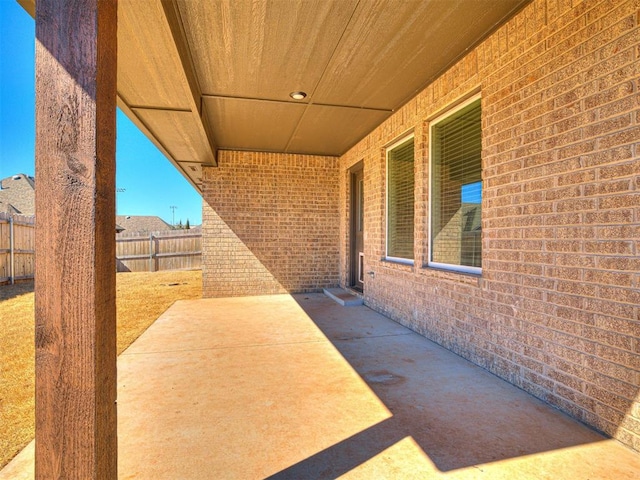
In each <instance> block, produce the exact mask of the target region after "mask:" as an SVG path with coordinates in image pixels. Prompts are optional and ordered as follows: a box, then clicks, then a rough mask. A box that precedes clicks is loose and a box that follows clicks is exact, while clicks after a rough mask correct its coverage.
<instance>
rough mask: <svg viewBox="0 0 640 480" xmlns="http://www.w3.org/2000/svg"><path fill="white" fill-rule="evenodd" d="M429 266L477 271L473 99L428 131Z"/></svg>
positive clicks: (476, 110) (478, 173) (478, 185)
mask: <svg viewBox="0 0 640 480" xmlns="http://www.w3.org/2000/svg"><path fill="white" fill-rule="evenodd" d="M430 140H431V141H430V144H431V217H430V218H431V224H430V238H431V241H430V243H429V265H431V266H435V267H441V268H448V269H451V270H458V271H464V272H471V273H480V272H481V271H482V270H481V268H482V222H481V219H482V166H481V156H482V125H481V110H480V98H479V97H474V98H472V99H470V100H469V101H467V102H465V103H463V104H462V105H461V106H459V107H458V108H456V109H455V110H453V111H452V112H448V113H446V114H445V115H443V116H441V117H439V118H437V119H435V120H434V121H433V122H432V126H431V139H430Z"/></svg>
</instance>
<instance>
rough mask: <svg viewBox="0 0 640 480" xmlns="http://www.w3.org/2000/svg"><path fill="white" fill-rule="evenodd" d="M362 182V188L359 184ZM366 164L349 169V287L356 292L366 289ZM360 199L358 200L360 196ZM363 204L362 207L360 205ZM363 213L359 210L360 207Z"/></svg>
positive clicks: (361, 162)
mask: <svg viewBox="0 0 640 480" xmlns="http://www.w3.org/2000/svg"><path fill="white" fill-rule="evenodd" d="M359 181H362V187H359V186H358V182H359ZM361 188H362V190H364V162H363V161H362V160H360V161H359V162H358V163H356V164H355V165H354V166H353V167H351V168H350V169H349V261H348V265H349V272H348V278H347V280H348V286H349V287H350V288H353V289H354V290H358V291H363V288H364V271H363V269H364V201H363V199H364V192H361V191H360V189H361ZM359 194H361V195H360V198H358V195H359ZM360 204H362V205H360ZM359 206H360V209H362V211H359V210H358V207H359ZM359 226H361V227H362V228H361V232H362V233H361V235H362V238H361V246H360V247H361V248H360V249H359V248H358V241H357V235H358V227H359Z"/></svg>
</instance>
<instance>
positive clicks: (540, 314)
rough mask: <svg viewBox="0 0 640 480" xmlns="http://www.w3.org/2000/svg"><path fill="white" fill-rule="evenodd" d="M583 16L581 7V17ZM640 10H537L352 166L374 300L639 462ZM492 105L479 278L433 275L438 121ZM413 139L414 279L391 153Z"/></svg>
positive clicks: (476, 54) (595, 5)
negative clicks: (466, 102)
mask: <svg viewBox="0 0 640 480" xmlns="http://www.w3.org/2000/svg"><path fill="white" fill-rule="evenodd" d="M572 3H573V4H574V6H573V7H572ZM639 22H640V3H638V1H633V0H629V1H622V0H620V1H597V0H590V1H585V2H578V1H573V2H571V1H563V0H548V1H545V0H534V1H533V2H532V3H531V4H529V5H528V6H527V7H526V8H525V9H524V10H523V11H521V12H520V13H519V14H517V15H516V16H515V17H514V18H513V19H512V20H510V21H509V22H508V23H507V24H506V25H504V26H503V27H501V28H500V29H499V30H497V31H496V32H495V33H494V34H493V35H491V37H490V38H488V39H487V40H486V41H484V42H483V43H482V44H480V45H479V46H478V47H477V48H475V49H474V50H472V51H471V52H470V53H469V54H468V55H467V56H466V57H465V58H463V59H462V60H461V61H459V62H458V63H457V64H456V65H454V66H453V67H452V68H451V69H450V70H448V71H447V72H446V73H444V74H443V75H442V76H441V77H440V78H439V79H438V80H436V81H435V82H434V83H432V84H431V85H429V86H428V87H427V88H426V89H425V90H424V91H422V92H421V93H420V94H419V95H418V96H417V97H415V98H414V99H412V100H411V101H410V102H409V103H408V104H406V105H405V106H404V107H403V108H402V109H401V110H400V111H398V112H397V113H396V114H395V115H394V116H393V117H391V118H390V119H389V120H388V121H386V122H385V123H384V124H383V125H381V126H380V127H379V128H377V129H376V130H375V131H373V132H372V133H371V134H370V135H369V136H368V137H366V138H365V139H364V140H362V141H361V142H360V143H359V144H358V145H356V146H355V147H353V148H352V149H351V150H350V151H349V152H348V153H347V154H345V155H344V156H343V157H342V158H341V168H340V184H341V185H340V203H339V205H340V210H341V226H340V232H341V239H340V249H341V254H340V264H341V273H340V275H341V282H342V283H343V284H345V283H346V282H347V278H348V265H349V263H348V260H349V259H348V252H349V249H348V235H347V232H348V228H347V225H348V221H349V218H348V215H349V211H348V198H349V191H348V190H349V184H348V178H349V176H348V169H349V168H350V167H351V166H352V165H354V164H356V163H357V162H359V161H361V160H362V161H364V177H365V271H366V272H369V271H371V272H375V274H374V276H369V275H367V276H366V278H365V290H364V293H365V300H366V302H367V304H368V305H369V306H371V307H373V308H374V309H376V310H379V311H381V312H384V313H386V314H388V315H390V316H391V317H392V318H395V319H397V320H398V321H400V322H402V323H404V324H406V325H409V326H410V327H411V328H413V329H415V330H417V331H418V332H421V333H422V334H424V335H425V336H427V337H429V338H431V339H433V340H435V341H436V342H438V343H440V344H442V345H444V346H446V347H447V348H449V349H451V350H453V351H455V352H457V353H459V354H460V355H462V356H464V357H466V358H468V359H470V360H472V361H473V362H475V363H476V364H478V365H480V366H482V367H485V368H487V369H488V370H490V371H492V372H494V373H496V374H497V375H499V376H501V377H503V378H505V379H507V380H509V381H510V382H512V383H514V384H515V385H517V386H519V387H521V388H523V389H525V390H527V391H529V392H531V393H533V394H534V395H536V396H538V397H539V398H541V399H543V400H545V401H547V402H549V403H551V404H553V405H555V406H557V407H559V408H560V409H562V410H564V411H565V412H568V413H570V414H571V415H573V416H574V417H576V418H578V419H580V420H582V421H584V422H586V423H588V424H590V425H592V426H594V427H596V428H597V429H599V430H601V431H603V432H605V433H607V434H609V435H611V436H613V437H615V438H618V439H619V440H621V441H622V442H624V443H625V444H627V445H629V446H631V447H633V448H635V449H638V450H640V403H639V385H640V306H639V305H640V93H639V90H640V28H639ZM477 92H481V95H482V124H483V159H482V163H483V186H484V192H483V204H482V208H483V221H482V227H483V231H482V238H483V240H482V242H483V243H482V249H483V262H482V275H481V276H472V275H465V274H460V273H454V272H445V271H439V270H435V269H431V268H427V267H425V265H426V264H427V251H428V221H429V219H428V200H429V198H428V190H429V178H428V172H429V169H428V142H429V136H428V133H429V120H430V119H434V118H436V117H437V116H438V115H440V114H441V113H442V112H443V111H445V109H447V108H449V107H451V106H453V105H455V104H456V103H458V102H460V101H461V99H464V98H468V97H469V96H470V95H472V94H473V93H477ZM409 132H413V133H415V137H416V155H415V175H416V184H415V185H416V186H415V188H416V197H415V198H416V204H415V212H416V213H415V259H416V262H415V266H414V267H411V266H406V265H399V264H394V263H390V262H385V261H382V260H381V258H383V257H384V250H385V248H384V247H385V238H384V235H385V207H384V205H385V192H384V185H385V177H384V175H385V153H384V151H385V147H386V146H388V145H390V144H392V143H393V142H394V141H397V140H398V139H400V138H401V137H402V136H403V135H406V134H407V133H409Z"/></svg>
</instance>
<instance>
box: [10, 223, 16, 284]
mask: <svg viewBox="0 0 640 480" xmlns="http://www.w3.org/2000/svg"><path fill="white" fill-rule="evenodd" d="M9 276H10V277H11V285H13V284H14V283H16V240H15V230H14V225H13V216H11V217H9Z"/></svg>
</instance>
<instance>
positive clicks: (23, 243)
mask: <svg viewBox="0 0 640 480" xmlns="http://www.w3.org/2000/svg"><path fill="white" fill-rule="evenodd" d="M35 226H36V225H35V219H34V217H28V216H25V215H9V214H7V213H0V285H2V284H4V283H15V281H16V280H26V279H30V278H33V274H34V272H35V262H34V257H35Z"/></svg>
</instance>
